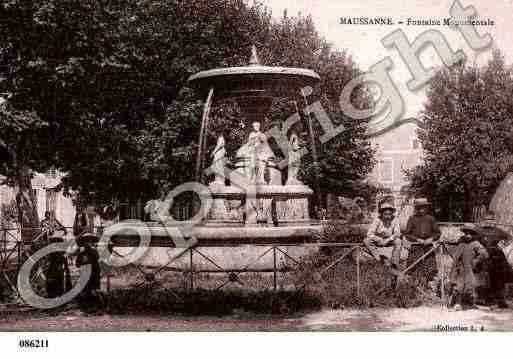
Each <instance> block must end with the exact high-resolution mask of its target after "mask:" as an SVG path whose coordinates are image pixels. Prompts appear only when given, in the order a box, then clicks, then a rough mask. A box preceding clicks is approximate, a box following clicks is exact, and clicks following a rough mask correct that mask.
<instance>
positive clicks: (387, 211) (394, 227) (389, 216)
mask: <svg viewBox="0 0 513 359" xmlns="http://www.w3.org/2000/svg"><path fill="white" fill-rule="evenodd" d="M378 213H379V215H378V217H377V218H376V219H375V220H374V221H373V222H372V223H371V225H370V227H369V230H368V231H367V237H366V238H365V239H364V241H363V243H364V244H365V246H366V247H367V249H368V250H369V252H370V253H371V254H372V256H373V257H374V258H376V259H377V260H379V261H381V262H384V263H385V264H389V263H388V259H386V256H384V255H383V254H380V253H379V249H378V248H379V247H393V248H392V257H391V261H390V262H391V263H390V264H391V265H392V266H393V267H395V268H398V267H399V261H400V255H401V229H400V227H399V223H398V222H397V221H396V220H395V208H394V206H393V205H392V204H390V203H383V204H381V206H380V207H379V209H378Z"/></svg>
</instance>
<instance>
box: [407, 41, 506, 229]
mask: <svg viewBox="0 0 513 359" xmlns="http://www.w3.org/2000/svg"><path fill="white" fill-rule="evenodd" d="M512 95H513V77H512V72H511V69H510V68H509V67H508V66H506V65H505V63H504V58H503V56H502V55H501V54H500V52H499V51H495V52H494V54H493V57H492V58H491V60H490V61H489V62H488V64H487V65H486V66H484V67H482V68H478V67H475V66H468V65H466V64H463V63H462V64H459V65H458V66H455V67H453V68H450V69H444V70H442V71H440V72H439V73H438V74H437V75H436V76H435V77H434V78H433V80H432V81H431V83H430V86H429V89H428V91H427V102H426V104H425V109H424V112H423V116H424V120H423V124H422V126H421V128H420V129H419V133H418V136H419V139H420V141H421V142H422V145H423V148H424V152H425V158H424V164H423V165H420V166H418V167H417V168H415V169H414V170H413V171H411V172H410V173H409V176H410V178H411V180H412V186H413V187H414V188H415V189H416V190H417V192H419V193H422V194H424V195H428V196H429V197H431V198H433V199H434V200H435V201H436V203H437V207H438V208H439V209H440V210H441V213H440V214H441V216H442V217H443V218H446V219H452V220H456V219H459V220H471V219H472V218H471V217H472V208H473V207H474V206H478V205H486V206H487V205H488V203H489V201H490V199H491V197H492V196H493V193H494V191H495V189H496V188H497V186H498V184H499V183H500V181H501V180H502V179H503V178H504V177H505V176H506V174H507V173H508V171H510V170H511V169H512V167H513V166H512V164H513V162H512V159H513V157H512V155H513V140H512V139H513V101H512Z"/></svg>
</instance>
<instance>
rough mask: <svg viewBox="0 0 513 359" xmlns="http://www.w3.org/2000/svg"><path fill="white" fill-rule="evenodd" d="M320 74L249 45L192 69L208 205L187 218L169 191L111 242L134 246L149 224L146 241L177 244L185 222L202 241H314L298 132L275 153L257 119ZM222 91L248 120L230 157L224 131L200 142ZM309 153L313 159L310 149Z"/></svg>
mask: <svg viewBox="0 0 513 359" xmlns="http://www.w3.org/2000/svg"><path fill="white" fill-rule="evenodd" d="M319 80H320V78H319V76H318V75H317V74H316V73H315V72H314V71H311V70H308V69H302V68H290V67H276V66H264V65H261V64H260V62H259V59H258V55H257V51H256V48H255V47H254V46H253V48H252V54H251V58H250V61H249V64H248V65H247V66H240V67H227V68H218V69H213V70H207V71H202V72H198V73H196V74H194V75H192V76H191V77H190V78H189V80H188V82H189V85H190V87H192V88H194V89H195V90H196V92H197V93H198V94H200V95H201V96H203V97H204V98H205V99H206V100H205V103H204V111H203V116H202V124H201V131H200V138H199V150H198V158H197V163H196V181H201V180H202V179H203V178H208V177H207V176H204V175H203V174H204V173H205V172H206V171H207V172H209V173H213V176H210V177H211V178H212V180H211V181H210V183H203V185H204V186H205V188H208V191H204V196H205V198H206V197H208V199H209V203H210V206H208V208H207V210H206V212H205V213H202V214H201V219H200V220H199V221H195V222H194V225H190V224H191V223H190V222H187V221H186V222H180V221H176V220H175V219H173V218H172V216H171V215H170V207H171V206H172V200H171V199H169V200H168V201H167V202H166V204H165V205H163V206H161V208H160V210H159V211H160V212H159V215H158V219H159V220H158V221H154V222H149V223H148V222H147V223H135V222H134V223H126V224H123V225H122V229H121V230H120V229H119V228H118V230H117V231H116V233H112V234H111V235H110V240H111V241H112V243H113V245H114V246H120V247H123V246H126V247H130V246H134V243H136V242H135V241H136V240H137V241H139V239H136V238H135V237H137V231H138V229H140V228H141V227H142V226H144V227H146V228H149V232H150V234H151V241H150V246H153V247H174V246H175V243H174V241H173V238H172V237H173V235H172V234H173V233H176V230H180V229H181V228H184V227H187V231H185V232H184V236H185V237H187V238H194V240H195V242H196V243H197V246H201V247H225V248H226V247H230V246H234V247H235V246H240V245H243V244H255V245H276V244H281V243H284V244H293V243H297V244H300V243H304V242H311V241H312V240H313V239H314V237H315V234H316V233H317V232H319V231H320V230H321V224H320V223H319V221H317V220H315V219H312V218H310V213H312V212H313V211H312V210H311V209H312V208H311V206H312V199H313V194H314V193H313V191H312V189H311V188H310V187H309V186H307V185H306V184H304V183H302V182H301V181H300V180H299V179H298V170H299V166H300V163H301V161H300V159H301V154H302V151H301V150H302V148H301V145H300V141H299V137H298V134H297V133H295V132H292V133H288V134H287V137H286V142H287V143H288V145H287V146H286V148H287V149H286V151H285V152H286V156H285V157H286V159H285V160H281V161H278V158H277V156H276V154H275V153H274V151H273V150H272V148H271V146H270V145H269V138H268V137H267V136H266V134H265V131H266V130H268V129H263V128H261V126H262V123H263V122H264V121H263V119H264V116H265V115H266V113H267V112H268V110H269V108H270V107H271V105H272V103H273V101H274V100H275V99H277V98H287V97H289V98H290V97H292V98H298V97H299V98H301V97H300V94H301V89H303V88H305V87H314V86H315V85H316V84H317V83H318V82H319ZM302 98H303V100H304V101H305V103H304V104H303V105H305V106H306V105H308V103H306V96H303V97H302ZM225 99H232V100H234V101H236V103H237V104H238V106H239V107H240V109H241V111H242V116H243V119H244V121H245V123H246V125H247V126H250V128H251V132H250V133H249V135H247V138H245V143H243V144H242V146H240V147H239V148H238V149H237V150H236V151H235V153H234V154H231V156H230V157H231V158H232V160H231V161H230V163H229V161H228V154H227V150H226V139H225V138H224V136H223V135H222V134H217V136H218V137H217V140H216V145H215V147H214V148H213V149H211V150H209V151H207V150H206V149H205V147H206V146H205V143H206V133H207V132H208V131H209V124H210V109H211V107H212V106H214V105H215V104H216V103H217V102H218V101H219V102H220V101H222V100H225ZM301 115H303V122H304V123H305V124H306V126H305V127H306V128H308V129H309V135H310V136H309V138H310V141H311V142H312V143H311V145H312V146H310V148H312V149H313V150H315V146H314V145H313V143H314V142H315V141H314V134H313V130H312V123H311V118H308V117H305V116H304V114H301ZM285 120H286V119H283V121H285ZM282 152H283V151H282ZM207 154H208V156H207ZM313 155H314V160H315V152H314V153H313ZM207 158H208V159H209V160H208V161H206V159H207ZM283 161H285V162H283ZM200 195H201V194H200ZM205 198H202V199H205ZM137 243H138V242H137ZM226 250H227V249H223V251H226ZM225 253H226V252H225Z"/></svg>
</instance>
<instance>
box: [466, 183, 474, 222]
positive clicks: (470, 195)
mask: <svg viewBox="0 0 513 359" xmlns="http://www.w3.org/2000/svg"><path fill="white" fill-rule="evenodd" d="M464 201H465V202H464V206H463V207H464V208H463V221H464V222H472V215H473V212H474V203H475V196H474V191H473V190H472V188H471V186H468V185H465V195H464Z"/></svg>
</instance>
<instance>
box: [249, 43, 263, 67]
mask: <svg viewBox="0 0 513 359" xmlns="http://www.w3.org/2000/svg"><path fill="white" fill-rule="evenodd" d="M249 65H250V66H257V65H260V60H259V59H258V53H257V48H256V46H255V45H254V44H253V45H252V46H251V57H250V59H249Z"/></svg>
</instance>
